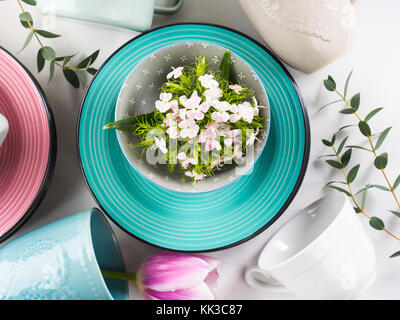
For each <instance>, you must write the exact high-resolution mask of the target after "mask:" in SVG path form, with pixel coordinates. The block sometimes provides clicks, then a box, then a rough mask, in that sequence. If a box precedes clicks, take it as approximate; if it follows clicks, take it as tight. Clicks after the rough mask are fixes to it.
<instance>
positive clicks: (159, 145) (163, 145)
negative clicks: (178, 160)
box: [154, 137, 168, 154]
mask: <svg viewBox="0 0 400 320" xmlns="http://www.w3.org/2000/svg"><path fill="white" fill-rule="evenodd" d="M154 144H155V145H156V147H157V148H158V149H160V151H161V152H162V153H164V154H165V153H167V152H168V149H167V143H166V142H165V140H164V138H161V139H158V138H157V137H154Z"/></svg>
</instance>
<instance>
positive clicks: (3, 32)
mask: <svg viewBox="0 0 400 320" xmlns="http://www.w3.org/2000/svg"><path fill="white" fill-rule="evenodd" d="M82 1H84V0H82ZM27 7H28V6H27ZM30 11H31V12H32V13H33V16H34V20H35V21H36V22H39V20H38V19H40V15H39V14H37V12H36V10H35V9H30ZM399 12H400V2H399V1H398V0H386V1H376V0H362V1H361V3H360V5H359V8H358V37H357V41H356V43H355V47H354V50H353V51H352V53H350V54H349V55H348V56H346V57H344V58H342V59H340V60H339V61H336V62H335V63H333V64H331V65H330V66H328V67H326V68H324V69H323V70H320V71H318V72H316V73H314V74H311V75H306V74H304V73H302V72H299V71H296V70H293V69H292V68H289V70H290V72H291V73H292V75H293V76H294V78H295V80H296V82H297V84H298V86H299V87H300V90H301V92H302V94H303V97H304V99H305V103H306V106H307V109H308V112H309V116H310V122H311V131H312V132H311V134H312V145H311V156H310V163H309V166H308V171H307V174H306V176H305V179H304V182H303V184H302V187H301V189H300V191H299V192H298V195H297V197H296V198H295V200H294V201H293V203H292V204H291V205H290V207H289V208H288V210H287V211H286V212H285V213H284V214H283V215H282V217H281V218H280V219H278V221H277V222H276V223H274V224H273V226H271V227H270V228H269V229H268V230H267V231H265V232H263V233H262V234H261V235H259V236H257V237H256V238H254V239H252V240H250V241H248V242H246V243H244V244H242V245H240V246H237V247H235V248H231V249H227V250H224V251H219V252H215V253H211V254H209V255H211V256H214V257H216V258H218V259H220V260H221V261H222V265H221V279H220V283H219V286H218V288H217V289H216V291H215V293H216V298H217V299H293V298H295V297H294V296H292V295H291V294H270V293H265V292H263V291H260V290H255V289H252V288H250V287H249V286H248V285H247V284H246V283H245V282H244V280H243V271H244V268H245V267H246V266H248V265H251V264H254V263H255V262H256V257H257V255H258V254H259V252H260V250H261V249H262V247H263V246H264V244H265V243H266V242H267V240H268V239H269V237H270V236H271V234H273V232H274V231H276V230H277V228H279V227H280V226H281V225H282V224H283V223H284V222H285V221H287V220H288V219H289V218H290V217H291V216H292V215H293V214H295V213H296V211H298V210H299V209H301V208H303V207H304V206H306V205H307V204H309V203H310V202H312V201H314V200H315V199H317V198H319V197H321V196H322V195H324V194H325V193H326V192H327V191H328V190H327V189H326V188H325V187H324V185H325V183H326V182H328V181H329V180H330V179H332V178H333V177H334V176H336V175H338V173H337V172H336V171H335V170H333V169H330V168H329V167H328V166H327V165H325V164H324V163H322V162H321V161H320V160H316V159H317V157H318V155H321V154H322V153H325V152H326V151H327V150H324V149H325V148H324V146H323V145H322V144H321V139H322V138H325V137H330V136H331V135H332V133H333V132H334V131H335V130H336V129H337V128H339V127H340V126H341V125H342V124H343V125H344V124H346V123H345V122H344V121H346V120H344V119H343V118H344V116H341V115H339V114H338V113H337V112H336V110H335V107H333V108H332V109H331V111H326V112H321V113H316V110H317V109H318V107H319V106H321V105H323V104H324V103H326V102H329V101H332V100H333V99H334V97H332V96H330V94H329V93H328V92H327V91H326V90H325V89H324V88H323V86H322V80H323V79H324V78H325V77H326V76H327V75H328V74H332V75H333V76H334V77H335V79H337V81H338V82H339V85H343V83H344V81H345V78H346V76H347V74H348V72H349V71H350V70H351V69H354V74H353V80H352V85H351V89H350V90H351V91H352V92H354V93H355V92H357V91H361V92H362V107H361V109H362V108H368V109H369V110H371V109H372V108H373V107H377V106H384V107H386V108H385V111H383V112H381V113H380V114H379V116H376V118H374V120H373V121H372V122H371V123H372V125H373V128H375V129H376V130H379V129H384V128H386V127H387V126H389V125H393V126H394V128H393V129H392V132H391V133H390V136H389V137H388V138H387V140H386V142H385V145H384V148H385V149H386V150H388V151H390V152H389V156H390V163H389V166H388V169H387V171H388V173H389V175H390V176H391V177H392V179H395V177H397V175H398V174H399V173H400V172H399V170H398V169H399V166H397V165H396V163H399V162H400V149H399V148H398V147H397V146H398V145H399V140H398V137H399V136H400V121H399V119H400V95H399V94H398V93H399V85H400V82H399V76H398V74H399V71H400V60H399V57H400V44H399V41H398V36H399V31H400V19H399V17H398V14H399ZM19 13H20V12H19V8H18V5H17V2H16V1H14V0H7V1H1V2H0V45H1V46H4V47H5V48H6V49H7V50H9V51H10V52H12V53H13V54H16V52H17V51H18V50H19V49H20V48H21V46H22V44H23V42H24V40H25V37H26V36H27V31H26V30H25V29H23V28H22V27H21V26H20V24H19V21H18V15H19ZM176 22H208V23H217V24H221V25H225V26H229V27H232V28H235V29H237V30H239V31H242V32H244V33H246V34H248V35H250V36H252V37H254V38H255V39H257V40H259V41H261V42H262V39H261V38H260V36H259V35H258V34H257V32H256V31H255V29H254V28H253V27H252V25H251V24H250V22H249V20H248V18H247V17H246V16H245V15H244V13H243V12H242V10H241V8H240V6H239V4H238V3H237V1H236V0H186V3H185V5H184V7H183V8H182V10H181V11H180V12H179V13H177V14H175V15H173V16H170V17H162V16H159V17H157V16H156V17H155V19H154V21H153V25H154V26H160V25H164V24H170V23H176ZM54 32H56V33H59V34H61V35H62V38H61V39H54V40H48V41H47V43H48V44H51V45H52V46H54V47H55V48H56V49H57V53H58V54H71V53H75V52H80V56H79V57H78V59H79V58H81V57H82V56H83V55H88V54H90V53H92V52H93V51H94V50H96V49H98V48H100V49H101V53H100V56H99V58H98V60H97V62H96V65H95V66H99V65H100V64H101V63H102V62H103V61H104V60H105V59H106V58H107V57H108V56H109V55H110V54H111V53H112V52H113V51H114V50H116V49H118V48H119V47H120V46H121V45H122V44H124V43H125V42H126V41H128V40H129V39H131V38H132V37H134V36H136V35H137V34H138V33H137V32H134V31H129V30H124V29H118V28H114V27H109V26H103V25H98V24H92V23H86V22H80V21H75V20H68V19H60V18H57V20H56V25H55V28H54ZM36 51H37V44H36V43H35V42H34V41H32V43H31V44H30V45H29V47H28V48H27V49H26V50H25V51H23V52H22V53H20V54H19V55H17V57H18V58H19V59H20V60H21V61H22V62H23V63H24V64H25V65H26V66H27V67H28V68H29V69H30V70H31V71H32V72H33V74H34V75H35V76H36V78H37V79H38V81H39V82H40V84H41V85H42V87H43V89H44V91H45V93H46V95H47V97H48V99H49V102H50V104H51V107H52V110H53V113H54V117H55V122H56V126H57V140H58V141H57V142H58V154H57V165H56V171H55V174H54V178H53V181H52V184H51V187H50V189H49V191H48V192H47V195H46V197H45V199H44V201H43V202H42V204H41V205H40V207H39V209H38V210H37V211H36V213H35V214H34V215H33V216H32V218H31V219H30V220H29V222H28V223H26V224H25V225H24V226H23V228H22V229H20V230H19V231H18V232H17V233H16V234H15V235H14V236H13V237H12V238H11V239H10V240H12V239H14V238H16V237H18V236H20V235H22V234H24V233H26V232H27V231H30V230H32V229H35V228H37V227H39V226H41V225H44V224H47V223H49V222H51V221H54V220H57V219H59V218H62V217H65V216H68V215H71V214H73V213H76V212H79V211H82V210H84V209H87V208H90V207H93V206H96V203H95V201H94V200H93V198H92V197H91V195H90V193H89V191H88V189H87V187H86V185H85V182H84V180H83V177H82V175H81V172H80V169H79V162H78V158H77V152H76V121H77V116H78V111H79V107H80V103H81V99H82V97H83V94H84V91H83V90H75V89H73V88H72V87H71V86H70V85H69V84H67V83H66V81H65V80H64V79H63V77H62V75H61V73H60V72H59V71H60V70H58V72H56V75H55V79H54V81H53V82H52V83H51V84H50V85H48V84H47V79H48V73H47V72H42V73H41V74H37V73H36V62H35V60H36ZM45 71H47V70H45ZM361 112H362V111H361ZM347 121H348V120H347ZM352 139H353V143H357V142H358V141H362V138H361V137H360V135H358V134H355V135H353V136H352ZM357 139H359V140H357ZM353 157H357V158H359V159H360V161H361V164H362V168H361V171H360V175H361V181H364V182H368V181H370V182H373V183H380V184H384V181H383V178H382V176H381V175H379V173H378V171H377V170H374V169H373V168H372V166H371V162H370V161H368V157H364V154H363V153H362V152H361V151H360V152H355V153H354V155H353ZM364 158H366V159H364ZM393 207H394V203H393V199H392V197H391V196H390V194H389V193H384V192H380V191H374V192H370V198H369V201H368V203H367V209H368V211H369V212H370V213H373V215H377V216H380V217H382V218H384V219H385V222H386V224H387V226H388V227H390V229H391V230H392V231H393V232H397V233H398V234H400V224H399V221H400V220H397V219H398V218H396V217H392V216H391V214H390V213H386V212H385V210H386V209H391V208H393ZM360 219H362V217H360ZM362 222H363V225H364V226H365V229H366V230H367V232H368V234H369V235H370V236H371V238H372V240H373V242H374V244H375V246H376V250H377V260H378V261H377V278H376V280H375V282H374V283H373V284H372V286H371V287H370V288H369V289H368V290H367V291H366V292H364V293H363V294H362V295H361V296H360V298H361V299H399V298H400V291H399V289H398V288H399V287H400V258H397V259H388V258H387V257H388V256H389V255H390V254H392V253H393V252H394V251H397V250H400V242H396V240H394V239H392V238H390V237H388V236H387V235H386V234H384V233H382V232H378V231H375V230H373V229H371V228H370V227H369V226H368V225H367V221H366V220H365V219H362ZM113 229H114V230H115V233H116V235H117V238H118V240H119V244H120V246H121V247H122V250H123V255H124V259H125V262H126V266H127V269H128V270H130V271H135V270H136V269H137V268H138V267H139V265H140V263H141V262H142V261H143V259H145V258H146V257H147V256H148V255H151V254H153V253H155V252H157V251H158V250H157V249H155V248H153V247H151V246H149V245H146V244H144V243H142V242H140V241H138V240H136V239H133V238H132V237H130V236H129V235H128V234H126V233H124V232H123V231H121V230H120V229H119V228H118V227H116V226H115V225H114V226H113ZM2 245H4V244H2ZM131 293H132V298H133V299H138V298H140V296H139V293H138V291H137V290H136V288H134V286H131Z"/></svg>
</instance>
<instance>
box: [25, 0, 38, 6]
mask: <svg viewBox="0 0 400 320" xmlns="http://www.w3.org/2000/svg"><path fill="white" fill-rule="evenodd" d="M22 1H23V2H25V3H26V4H29V5H31V6H36V0H22Z"/></svg>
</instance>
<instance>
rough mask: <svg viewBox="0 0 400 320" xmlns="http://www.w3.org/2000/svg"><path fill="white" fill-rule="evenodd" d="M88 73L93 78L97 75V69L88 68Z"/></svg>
mask: <svg viewBox="0 0 400 320" xmlns="http://www.w3.org/2000/svg"><path fill="white" fill-rule="evenodd" d="M86 71H87V73H89V74H91V75H92V76H94V75H95V74H96V73H97V69H95V68H87V69H86Z"/></svg>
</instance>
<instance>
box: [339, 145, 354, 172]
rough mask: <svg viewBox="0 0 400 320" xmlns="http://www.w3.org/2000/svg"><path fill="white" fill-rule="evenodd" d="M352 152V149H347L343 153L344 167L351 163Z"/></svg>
mask: <svg viewBox="0 0 400 320" xmlns="http://www.w3.org/2000/svg"><path fill="white" fill-rule="evenodd" d="M351 152H352V149H347V150H346V152H345V153H344V154H343V156H342V158H341V162H342V165H343V168H345V167H346V166H347V165H348V164H349V162H350V159H351Z"/></svg>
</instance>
